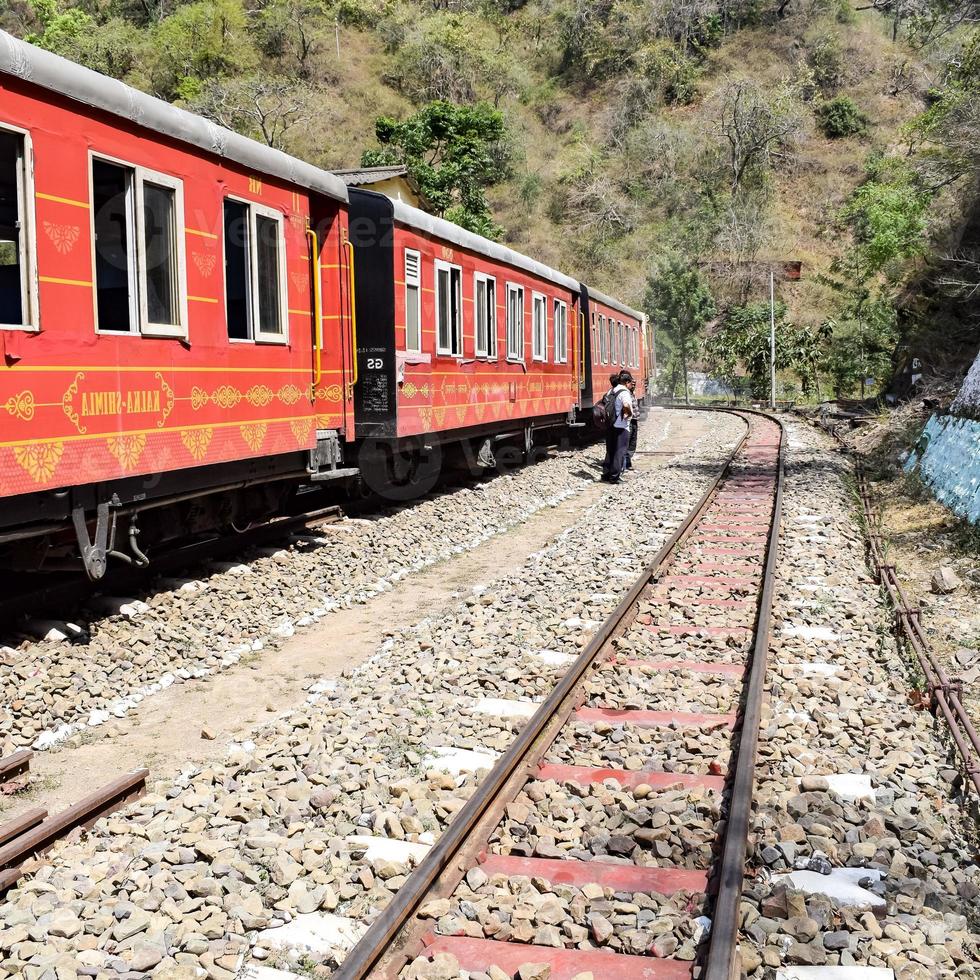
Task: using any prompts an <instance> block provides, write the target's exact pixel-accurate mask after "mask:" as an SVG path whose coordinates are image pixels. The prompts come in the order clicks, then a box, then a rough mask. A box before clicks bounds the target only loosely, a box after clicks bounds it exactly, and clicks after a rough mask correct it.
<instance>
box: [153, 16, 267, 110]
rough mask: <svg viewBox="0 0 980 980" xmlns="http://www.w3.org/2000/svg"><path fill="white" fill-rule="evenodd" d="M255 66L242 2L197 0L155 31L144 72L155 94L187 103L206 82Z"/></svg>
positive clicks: (255, 59) (256, 60)
mask: <svg viewBox="0 0 980 980" xmlns="http://www.w3.org/2000/svg"><path fill="white" fill-rule="evenodd" d="M257 62H258V56H257V52H256V50H255V47H254V45H253V43H252V39H251V37H250V34H249V22H248V17H247V15H246V13H245V10H244V8H243V7H242V4H241V0H198V2H196V3H188V4H184V5H183V6H180V7H178V8H177V9H176V10H175V11H174V13H172V14H171V15H170V16H169V17H167V18H166V19H165V20H163V21H161V22H160V24H159V25H158V26H157V27H156V29H155V30H154V31H153V35H152V40H151V43H150V44H149V45H148V49H147V63H146V65H145V68H144V70H145V72H146V75H147V83H148V87H149V88H151V90H152V91H153V92H154V93H155V94H157V95H159V96H161V97H162V98H165V99H176V98H185V99H189V98H194V97H195V96H197V95H198V94H199V93H200V92H201V90H202V88H203V85H204V82H205V81H210V80H213V79H216V78H217V79H220V78H229V77H232V76H234V75H237V74H240V73H243V72H247V71H251V70H254V69H255V67H256V65H257Z"/></svg>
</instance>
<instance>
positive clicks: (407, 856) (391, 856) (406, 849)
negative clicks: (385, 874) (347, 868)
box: [347, 834, 430, 864]
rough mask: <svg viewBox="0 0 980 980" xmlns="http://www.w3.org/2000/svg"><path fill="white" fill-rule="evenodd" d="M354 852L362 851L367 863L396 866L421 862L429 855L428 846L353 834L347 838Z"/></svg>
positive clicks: (388, 838)
mask: <svg viewBox="0 0 980 980" xmlns="http://www.w3.org/2000/svg"><path fill="white" fill-rule="evenodd" d="M347 843H348V844H351V845H352V846H353V847H354V849H355V850H358V851H360V850H364V852H365V853H364V857H365V859H366V860H368V861H379V860H380V861H394V862H395V863H396V864H410V863H411V862H412V861H421V860H422V858H424V857H425V856H426V854H428V853H429V847H430V845H429V844H413V843H412V842H411V841H407V840H393V839H392V838H390V837H369V836H367V835H366V834H354V835H353V836H352V837H348V838H347Z"/></svg>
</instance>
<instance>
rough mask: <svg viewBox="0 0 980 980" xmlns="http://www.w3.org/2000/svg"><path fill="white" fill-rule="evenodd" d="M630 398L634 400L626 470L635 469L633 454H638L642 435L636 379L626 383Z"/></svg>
mask: <svg viewBox="0 0 980 980" xmlns="http://www.w3.org/2000/svg"><path fill="white" fill-rule="evenodd" d="M626 387H627V388H628V389H629V393H630V397H631V398H632V399H633V404H632V406H631V408H632V415H630V441H629V445H628V446H627V447H626V466H625V469H627V470H631V469H633V453H635V452H636V440H637V438H638V436H639V434H640V431H639V430H640V418H639V416H640V403H639V402H638V401H637V399H636V379H635V378H630V379H629V381H627V382H626Z"/></svg>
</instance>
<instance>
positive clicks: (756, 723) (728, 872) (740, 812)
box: [704, 409, 786, 980]
mask: <svg viewBox="0 0 980 980" xmlns="http://www.w3.org/2000/svg"><path fill="white" fill-rule="evenodd" d="M743 411H746V410H745V409H743ZM748 411H750V412H751V414H757V415H761V416H762V417H763V418H767V419H769V420H770V421H771V422H774V423H775V424H776V425H778V427H779V454H778V459H777V463H776V494H775V499H774V501H773V508H772V516H771V519H770V524H769V533H768V536H767V539H766V564H765V570H764V572H763V580H762V593H761V595H760V597H759V605H758V609H757V611H756V628H755V643H754V645H753V649H752V660H751V665H750V667H749V677H748V680H747V682H746V684H745V686H744V688H743V703H744V713H743V715H742V719H741V725H740V726H739V729H738V751H737V755H736V761H735V776H734V779H733V781H732V784H731V795H730V796H729V799H728V819H727V821H726V823H725V842H724V845H723V849H722V856H721V864H720V866H719V869H718V873H717V878H716V884H717V889H718V890H717V893H716V895H715V901H714V906H713V915H712V923H711V935H710V939H709V944H708V957H707V962H706V964H705V972H704V978H705V980H729V978H730V977H731V976H733V975H734V976H737V975H738V971H737V970H736V969H735V966H736V964H735V957H736V953H737V951H738V929H739V922H740V921H741V900H742V885H743V883H744V881H745V862H746V858H747V856H748V850H749V830H750V826H751V822H752V802H753V799H754V789H755V765H756V760H757V757H758V748H759V729H760V727H761V724H762V704H763V701H764V699H765V684H766V673H767V670H768V666H769V631H770V625H771V619H772V596H773V591H774V589H775V583H776V562H777V560H778V556H779V529H780V519H781V516H782V505H783V475H784V466H785V455H784V453H785V446H786V429H785V426H784V425H783V423H782V422H781V421H780V420H779V419H775V418H773V417H772V416H771V415H768V414H766V413H763V412H754V411H751V410H748Z"/></svg>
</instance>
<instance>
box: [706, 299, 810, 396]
mask: <svg viewBox="0 0 980 980" xmlns="http://www.w3.org/2000/svg"><path fill="white" fill-rule="evenodd" d="M775 312H776V370H777V371H778V370H782V369H793V370H796V371H798V373H799V374H800V377H801V379H802V380H803V381H804V384H806V381H807V379H808V378H809V369H810V366H811V362H812V357H813V339H812V338H811V336H810V335H809V334H808V333H807V332H806V331H805V330H801V329H800V328H798V327H796V326H795V325H794V324H793V323H791V322H790V321H789V318H788V314H787V310H786V304H785V303H782V302H777V303H776V308H775ZM769 316H770V314H769V303H768V301H758V302H754V303H748V304H746V305H744V306H736V307H733V308H732V309H730V310H729V311H728V315H727V316H726V317H725V321H724V323H723V324H722V325H721V327H720V328H719V329H718V330H716V331H715V332H714V333H712V334H711V336H710V337H708V338H707V339H706V340H705V343H704V357H705V362H706V363H707V365H708V366H709V368H710V370H711V372H712V374H714V375H715V376H717V377H720V378H723V379H725V380H726V381H727V382H728V384H729V385H731V386H732V387H736V386H737V379H738V376H739V374H740V372H741V371H743V370H744V372H745V373H746V374H747V375H748V379H749V390H750V391H751V393H752V395H753V397H755V398H765V397H768V395H769V387H770V324H769Z"/></svg>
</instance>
